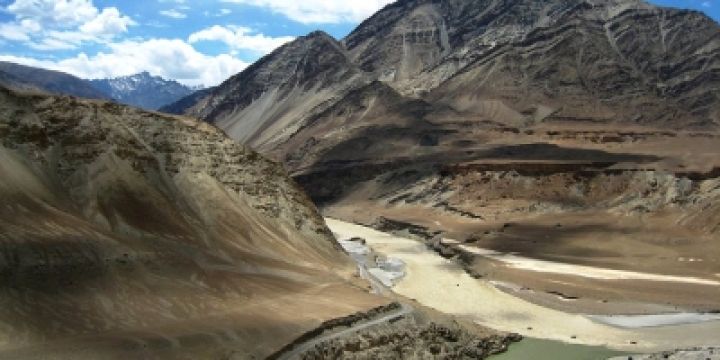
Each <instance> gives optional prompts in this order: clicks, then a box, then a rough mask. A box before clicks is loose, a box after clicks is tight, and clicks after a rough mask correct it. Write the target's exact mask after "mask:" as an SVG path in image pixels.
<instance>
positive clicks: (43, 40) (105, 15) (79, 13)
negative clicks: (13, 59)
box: [0, 0, 136, 50]
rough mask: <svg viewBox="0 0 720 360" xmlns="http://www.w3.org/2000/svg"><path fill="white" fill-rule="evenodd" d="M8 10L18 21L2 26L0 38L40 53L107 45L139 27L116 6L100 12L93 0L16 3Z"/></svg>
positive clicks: (41, 0)
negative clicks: (18, 43) (89, 43)
mask: <svg viewBox="0 0 720 360" xmlns="http://www.w3.org/2000/svg"><path fill="white" fill-rule="evenodd" d="M5 11H6V12H8V13H9V14H11V15H14V16H15V20H14V21H11V22H6V23H2V24H0V30H2V32H0V38H4V39H7V40H11V41H19V42H24V43H25V44H26V45H27V46H29V47H31V48H34V49H38V50H59V49H74V48H77V47H79V46H80V45H81V44H82V43H83V42H86V41H87V42H107V41H110V40H111V39H112V38H114V37H116V36H118V35H120V34H123V33H125V32H127V30H128V27H129V26H131V25H135V24H136V23H135V22H134V21H133V20H132V19H131V18H130V17H128V16H125V15H122V14H121V13H120V11H119V10H118V9H117V8H115V7H108V8H104V9H102V11H100V10H99V9H98V8H96V7H95V6H94V5H93V3H92V1H91V0H15V1H14V2H13V3H12V4H10V5H8V6H7V7H6V8H5Z"/></svg>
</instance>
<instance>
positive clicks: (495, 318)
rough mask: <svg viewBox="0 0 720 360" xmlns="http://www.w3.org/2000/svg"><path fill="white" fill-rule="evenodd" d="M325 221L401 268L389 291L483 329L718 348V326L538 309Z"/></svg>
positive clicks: (621, 345) (355, 228) (589, 341)
mask: <svg viewBox="0 0 720 360" xmlns="http://www.w3.org/2000/svg"><path fill="white" fill-rule="evenodd" d="M326 220H327V223H328V226H329V227H330V229H331V230H332V231H333V232H334V233H335V234H336V235H337V236H338V238H340V239H349V238H352V237H360V238H363V239H365V240H366V243H367V245H368V246H369V247H370V248H371V249H372V250H373V251H374V252H376V253H378V254H381V255H383V256H385V257H387V258H394V259H398V260H400V261H402V262H403V263H404V264H405V276H404V278H402V280H401V281H399V282H398V283H397V285H396V286H395V287H394V288H393V291H395V292H396V293H398V294H400V295H403V296H406V297H408V298H412V299H416V300H417V301H418V302H419V303H421V304H423V305H426V306H429V307H432V308H435V309H436V310H439V311H441V312H444V313H447V314H450V315H456V316H463V317H465V318H469V319H473V320H474V321H476V322H477V323H478V324H480V325H483V326H487V327H490V328H493V329H496V330H500V331H507V332H514V333H519V334H522V335H524V336H528V337H533V338H540V339H550V340H559V341H564V342H568V343H575V344H586V345H601V346H608V347H611V348H614V349H619V350H626V351H634V352H650V351H663V350H669V349H670V348H686V347H696V346H712V345H717V344H718V343H720V336H718V335H717V334H720V321H703V322H694V323H689V324H688V323H683V324H671V325H666V326H651V327H632V326H631V327H627V326H626V327H622V326H617V324H612V322H610V321H605V323H603V322H602V321H599V319H597V318H596V319H593V318H591V317H589V316H585V315H583V314H574V313H567V312H563V311H559V310H555V309H551V308H547V307H543V306H540V305H537V304H534V303H532V302H530V301H527V300H524V299H521V298H519V297H516V296H513V295H511V294H508V293H506V292H503V291H501V290H499V289H497V288H496V287H495V286H494V285H493V284H491V283H489V282H487V281H483V280H478V279H474V278H472V277H470V276H469V275H468V274H467V273H466V272H465V271H463V269H462V268H461V267H460V266H458V265H457V264H456V263H455V262H453V261H451V260H448V259H444V258H442V257H440V256H438V255H437V254H436V253H435V252H433V251H431V250H429V249H428V248H427V247H426V246H425V245H424V244H422V243H420V242H418V241H415V240H411V239H407V238H402V237H398V236H394V235H390V234H386V233H382V232H379V231H376V230H374V229H371V228H368V227H364V226H359V225H355V224H351V223H347V222H343V221H338V220H334V219H326ZM534 270H536V271H537V270H541V269H534ZM623 281H628V280H627V279H625V280H623ZM633 281H646V280H633ZM641 320H642V321H647V320H648V319H647V318H643V319H641Z"/></svg>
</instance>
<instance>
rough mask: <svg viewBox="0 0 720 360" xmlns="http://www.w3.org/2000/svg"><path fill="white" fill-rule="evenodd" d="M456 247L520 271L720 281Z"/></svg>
mask: <svg viewBox="0 0 720 360" xmlns="http://www.w3.org/2000/svg"><path fill="white" fill-rule="evenodd" d="M443 242H444V243H446V244H458V242H457V241H454V240H452V239H449V241H448V240H445V241H443ZM457 247H458V248H459V249H461V250H462V251H465V252H468V253H471V254H475V255H480V256H484V257H487V258H490V259H494V260H498V261H501V262H503V263H504V264H507V265H508V266H511V267H513V268H516V269H520V270H527V271H535V272H546V273H553V274H562V275H573V276H580V277H585V278H591V279H599V280H644V281H664V282H676V283H686V284H698V285H713V286H720V281H715V280H709V279H703V278H698V277H690V276H671V275H660V274H649V273H643V272H637V271H627V270H616V269H605V268H599V267H593V266H583V265H575V264H564V263H559V262H555V261H547V260H540V259H531V258H527V257H522V256H517V255H513V254H505V253H500V252H497V251H494V250H489V249H483V248H478V247H474V246H467V245H457Z"/></svg>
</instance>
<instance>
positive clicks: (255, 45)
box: [188, 25, 295, 54]
mask: <svg viewBox="0 0 720 360" xmlns="http://www.w3.org/2000/svg"><path fill="white" fill-rule="evenodd" d="M294 39H295V38H294V37H291V36H282V37H268V36H265V35H263V34H255V33H254V31H253V30H251V29H250V28H247V27H242V26H227V27H226V26H220V25H215V26H212V27H209V28H206V29H203V30H200V31H198V32H195V33H193V34H191V35H190V37H189V38H188V41H189V42H190V43H191V44H194V43H197V42H201V41H219V42H222V43H224V44H226V45H227V46H228V47H230V49H231V50H250V51H253V52H255V53H258V54H266V53H269V52H271V51H273V50H275V49H276V48H278V47H279V46H281V45H283V44H285V43H287V42H289V41H292V40H294Z"/></svg>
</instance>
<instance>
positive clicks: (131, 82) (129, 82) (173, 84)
mask: <svg viewBox="0 0 720 360" xmlns="http://www.w3.org/2000/svg"><path fill="white" fill-rule="evenodd" d="M90 83H91V84H92V85H93V86H94V87H95V88H97V89H98V90H100V91H102V92H104V93H106V94H108V95H109V96H110V97H111V98H112V99H115V100H116V101H118V102H119V103H122V104H127V105H132V106H137V107H139V108H143V109H147V110H157V109H159V108H161V107H162V106H165V105H168V104H171V103H174V102H176V101H178V100H179V99H182V98H184V97H186V96H188V95H190V94H192V93H194V92H195V91H196V90H200V89H193V88H190V87H188V86H185V85H183V84H180V83H179V82H177V81H173V80H165V79H163V78H162V77H159V76H152V75H150V73H148V72H141V73H139V74H135V75H130V76H122V77H117V78H114V79H95V80H90Z"/></svg>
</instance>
